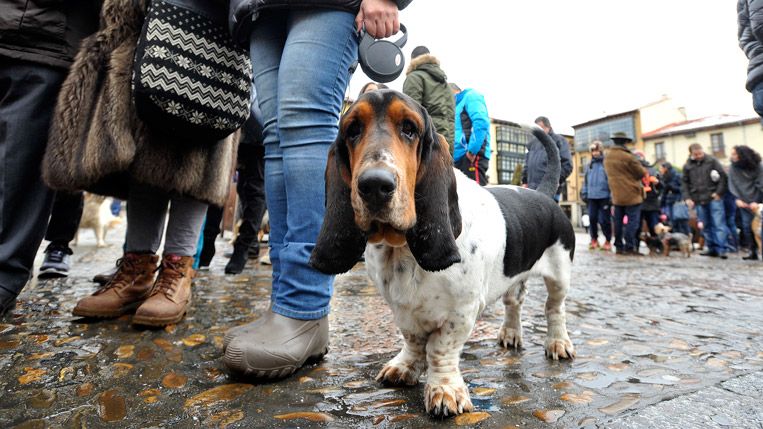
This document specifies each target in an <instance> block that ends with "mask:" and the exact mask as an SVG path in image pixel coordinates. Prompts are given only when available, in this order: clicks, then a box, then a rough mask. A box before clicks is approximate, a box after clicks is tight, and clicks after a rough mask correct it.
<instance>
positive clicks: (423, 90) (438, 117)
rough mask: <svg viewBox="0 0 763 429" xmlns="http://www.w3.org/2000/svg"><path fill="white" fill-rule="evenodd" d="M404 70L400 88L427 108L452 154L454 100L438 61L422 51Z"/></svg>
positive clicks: (454, 116)
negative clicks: (404, 73)
mask: <svg viewBox="0 0 763 429" xmlns="http://www.w3.org/2000/svg"><path fill="white" fill-rule="evenodd" d="M406 74H407V76H406V78H405V83H403V92H404V93H405V94H406V95H408V96H409V97H411V98H413V99H414V100H416V101H418V102H419V103H421V105H422V106H424V108H425V109H427V112H429V115H430V116H431V117H432V122H434V125H435V128H437V132H438V133H440V134H442V135H443V136H444V137H445V140H447V141H448V145H449V146H450V153H451V154H452V153H453V139H454V138H455V137H454V134H455V132H454V126H455V124H454V121H455V118H456V115H455V109H456V102H455V99H454V98H453V92H451V90H450V87H449V86H448V77H447V76H446V75H445V72H444V71H442V69H441V68H440V61H438V60H437V58H435V57H434V56H433V55H430V54H425V55H421V56H419V57H416V58H414V59H413V60H411V64H410V65H409V66H408V71H407V73H406Z"/></svg>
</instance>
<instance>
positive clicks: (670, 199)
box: [660, 166, 683, 207]
mask: <svg viewBox="0 0 763 429" xmlns="http://www.w3.org/2000/svg"><path fill="white" fill-rule="evenodd" d="M660 183H662V199H661V201H660V205H661V206H662V207H667V206H672V205H673V204H675V203H676V202H678V201H682V200H683V198H681V173H679V172H678V171H677V170H676V169H675V167H673V166H671V167H670V169H669V170H668V171H667V172H665V175H663V176H662V177H660Z"/></svg>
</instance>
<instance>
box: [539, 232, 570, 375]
mask: <svg viewBox="0 0 763 429" xmlns="http://www.w3.org/2000/svg"><path fill="white" fill-rule="evenodd" d="M550 251H551V252H552V253H551V255H549V256H550V262H551V263H550V264H549V265H550V267H549V268H550V269H548V270H547V271H548V272H544V273H543V280H544V282H545V283H546V290H547V291H548V298H546V322H547V323H548V333H547V336H546V357H549V358H551V359H554V360H558V359H560V358H562V359H564V358H569V359H572V358H574V357H575V348H574V347H573V346H572V341H570V336H569V335H568V334H567V317H566V315H565V309H564V300H565V298H566V297H567V291H568V290H569V287H570V272H571V265H572V261H570V258H569V255H568V254H567V252H564V251H563V250H562V249H561V247H559V248H555V249H551V250H550Z"/></svg>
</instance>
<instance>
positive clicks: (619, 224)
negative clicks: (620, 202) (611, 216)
mask: <svg viewBox="0 0 763 429" xmlns="http://www.w3.org/2000/svg"><path fill="white" fill-rule="evenodd" d="M625 216H628V224H627V225H624V224H623V218H624V217H625ZM640 227H641V204H636V205H632V206H615V247H616V248H617V249H619V250H621V251H634V252H638V246H639V237H638V230H639V229H640Z"/></svg>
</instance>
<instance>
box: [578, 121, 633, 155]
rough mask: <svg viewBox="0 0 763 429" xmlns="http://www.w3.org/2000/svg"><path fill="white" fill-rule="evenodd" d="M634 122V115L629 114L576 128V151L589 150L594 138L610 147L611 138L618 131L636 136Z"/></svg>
mask: <svg viewBox="0 0 763 429" xmlns="http://www.w3.org/2000/svg"><path fill="white" fill-rule="evenodd" d="M634 124H635V121H634V117H633V116H630V115H629V116H624V117H619V118H614V119H609V120H607V121H604V122H599V123H597V124H593V125H588V126H585V127H580V128H575V151H576V152H588V146H589V145H590V144H591V143H593V141H594V140H599V141H601V142H602V143H604V147H609V146H611V145H612V140H610V139H609V138H610V137H611V136H612V135H613V134H614V133H616V132H618V131H622V132H624V133H625V134H627V135H628V136H630V137H631V138H635V136H636V126H635V125H634Z"/></svg>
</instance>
